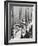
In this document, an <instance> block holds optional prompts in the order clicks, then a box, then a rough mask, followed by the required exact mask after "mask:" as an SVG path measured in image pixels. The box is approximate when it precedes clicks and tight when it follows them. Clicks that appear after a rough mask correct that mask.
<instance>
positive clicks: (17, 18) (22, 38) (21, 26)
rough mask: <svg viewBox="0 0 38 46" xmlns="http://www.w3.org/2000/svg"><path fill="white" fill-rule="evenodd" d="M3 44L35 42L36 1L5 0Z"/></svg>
mask: <svg viewBox="0 0 38 46" xmlns="http://www.w3.org/2000/svg"><path fill="white" fill-rule="evenodd" d="M4 9H5V10H4V14H5V15H4V18H5V31H4V32H5V34H4V38H5V39H4V42H5V44H11V43H13V44H14V43H15V44H18V43H36V42H37V33H36V32H37V2H23V1H22V2H21V1H19V2H18V1H16V2H14V1H12V2H11V1H5V2H4Z"/></svg>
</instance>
